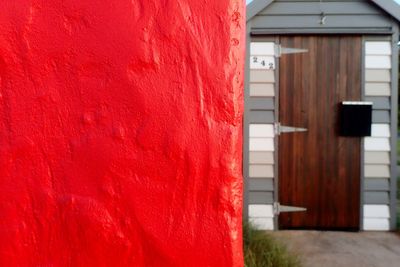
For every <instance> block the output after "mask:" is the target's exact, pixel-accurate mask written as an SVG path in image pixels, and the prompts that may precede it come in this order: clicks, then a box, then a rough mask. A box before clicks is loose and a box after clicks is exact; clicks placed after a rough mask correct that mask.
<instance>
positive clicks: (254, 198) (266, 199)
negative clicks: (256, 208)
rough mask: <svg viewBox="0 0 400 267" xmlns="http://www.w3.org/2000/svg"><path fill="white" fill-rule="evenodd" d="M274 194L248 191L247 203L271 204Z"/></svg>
mask: <svg viewBox="0 0 400 267" xmlns="http://www.w3.org/2000/svg"><path fill="white" fill-rule="evenodd" d="M272 203H274V194H273V193H272V192H253V191H250V192H249V204H250V205H251V204H272Z"/></svg>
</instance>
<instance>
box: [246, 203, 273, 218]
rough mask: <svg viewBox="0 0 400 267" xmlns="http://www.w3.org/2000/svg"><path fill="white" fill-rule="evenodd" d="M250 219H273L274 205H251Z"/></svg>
mask: <svg viewBox="0 0 400 267" xmlns="http://www.w3.org/2000/svg"><path fill="white" fill-rule="evenodd" d="M249 217H259V218H262V217H264V218H273V217H274V209H273V207H272V205H249Z"/></svg>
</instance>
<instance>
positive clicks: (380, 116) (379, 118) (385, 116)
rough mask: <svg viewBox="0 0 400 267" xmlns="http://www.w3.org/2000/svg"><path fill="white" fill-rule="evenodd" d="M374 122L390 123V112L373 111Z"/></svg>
mask: <svg viewBox="0 0 400 267" xmlns="http://www.w3.org/2000/svg"><path fill="white" fill-rule="evenodd" d="M372 122H373V123H390V113H389V111H383V110H374V111H372Z"/></svg>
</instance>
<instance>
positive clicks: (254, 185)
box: [249, 179, 274, 191]
mask: <svg viewBox="0 0 400 267" xmlns="http://www.w3.org/2000/svg"><path fill="white" fill-rule="evenodd" d="M249 190H250V191H274V181H273V179H250V180H249Z"/></svg>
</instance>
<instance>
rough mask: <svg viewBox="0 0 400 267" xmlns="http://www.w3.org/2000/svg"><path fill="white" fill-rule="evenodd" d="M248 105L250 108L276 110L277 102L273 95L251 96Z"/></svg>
mask: <svg viewBox="0 0 400 267" xmlns="http://www.w3.org/2000/svg"><path fill="white" fill-rule="evenodd" d="M248 105H249V108H250V110H274V107H275V102H274V98H273V97H263V98H258V97H250V99H249V101H248Z"/></svg>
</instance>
